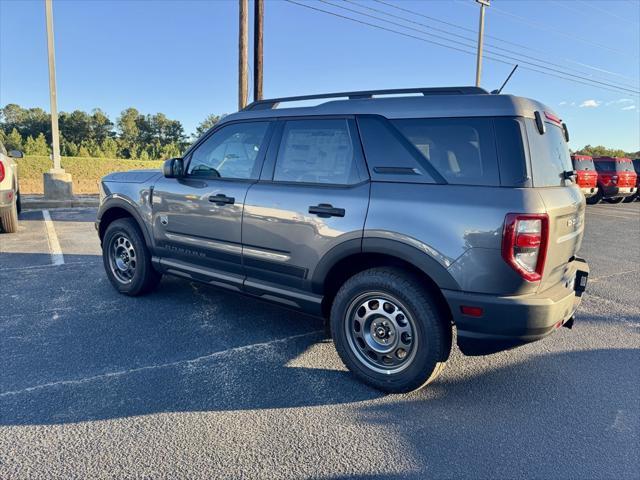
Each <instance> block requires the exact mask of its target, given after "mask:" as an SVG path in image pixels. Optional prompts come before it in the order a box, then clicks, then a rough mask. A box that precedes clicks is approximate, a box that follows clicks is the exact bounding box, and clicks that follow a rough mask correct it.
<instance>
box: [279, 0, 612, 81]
mask: <svg viewBox="0 0 640 480" xmlns="http://www.w3.org/2000/svg"><path fill="white" fill-rule="evenodd" d="M285 1H286V2H288V3H291V4H294V5H298V6H300V7H304V8H308V9H310V10H314V11H317V12H322V13H326V14H328V15H332V16H334V17H338V18H342V19H344V20H349V21H352V22H355V23H359V24H362V25H367V26H369V27H373V28H377V29H379V30H384V31H386V32H391V33H395V34H397V35H401V36H403V37H407V38H412V39H415V40H420V41H421V42H425V43H430V44H433V45H438V46H440V47H444V48H448V49H450V50H455V51H458V52H462V53H466V54H468V55H473V56H475V52H470V51H468V50H463V49H461V48H457V47H453V46H451V45H446V44H443V43H440V42H436V41H433V40H428V39H426V38H422V37H417V36H415V35H411V34H409V33H405V32H400V31H398V30H394V29H392V28H387V27H383V26H381V25H376V24H373V23H369V22H366V21H364V20H359V19H356V18H353V17H348V16H346V15H341V14H339V13H335V12H331V11H329V10H323V9H321V8H318V7H314V6H311V5H307V4H304V3H299V2H297V1H294V0H285ZM485 58H487V59H489V60H492V61H494V62H498V63H502V64H505V65H513V64H512V63H510V62H507V61H504V60H501V59H499V58H495V57H492V56H489V55H485ZM520 68H522V69H524V70H529V71H532V72H537V73H541V74H542V75H547V76H551V77H556V78H560V79H562V80H567V81H570V82H573V83H578V84H582V85H587V86H590V87H595V88H600V89H602V90H609V91H612V92H620V89H619V88H617V87H615V86H614V88H607V87H604V86H596V85H593V84H592V83H587V82H584V81H581V80H579V79H576V78H571V77H567V76H560V75H556V74H554V73H549V72H545V71H543V70H537V69H535V68H531V67H525V66H523V67H520ZM565 75H569V74H565Z"/></svg>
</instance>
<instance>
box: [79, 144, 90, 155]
mask: <svg viewBox="0 0 640 480" xmlns="http://www.w3.org/2000/svg"><path fill="white" fill-rule="evenodd" d="M78 156H79V157H90V156H91V154H90V153H89V150H87V147H85V146H84V145H80V148H79V149H78Z"/></svg>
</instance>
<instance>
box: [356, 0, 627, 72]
mask: <svg viewBox="0 0 640 480" xmlns="http://www.w3.org/2000/svg"><path fill="white" fill-rule="evenodd" d="M344 1H349V2H351V3H354V2H353V0H344ZM373 1H374V2H376V3H380V4H382V5H386V6H388V7H390V8H394V9H396V10H400V11H403V12H406V13H410V14H412V15H417V16H419V17H423V18H426V19H428V20H431V21H433V22H438V23H442V24H444V25H448V26H450V27H453V28H458V29H460V30H464V31H467V32H470V33H473V34H476V33H477V31H476V30H474V29H472V28H467V27H463V26H462V25H458V24H455V23H451V22H447V21H444V20H441V19H438V18H436V17H431V16H429V15H425V14H423V13H421V12H417V11H415V10H409V9H408V8H403V7H400V6H399V5H395V4H393V3H389V2H386V1H383V0H373ZM465 5H469V6H473V5H470V4H468V3H465ZM361 7H363V8H370V7H364V6H363V5H361ZM474 8H475V7H474ZM387 14H388V15H391V14H389V13H387ZM407 21H408V20H407ZM430 28H434V27H430ZM448 34H449V35H455V34H453V33H450V32H448ZM485 36H486V37H487V38H491V39H493V40H496V41H498V42H502V43H506V44H508V45H513V46H515V47H519V48H522V49H524V50H529V51H531V52H538V53H546V52H545V51H543V50H540V49H539V48H532V47H530V46H528V45H524V44H522V43H517V42H512V41H510V40H505V39H504V38H500V37H497V36H495V35H490V34H488V33H487V34H485ZM495 48H499V47H497V46H495ZM562 60H563V61H565V62H569V63H573V64H575V65H580V66H582V67H585V68H588V69H591V70H595V71H597V72H602V73H606V74H608V75H615V76H617V77H621V78H626V79H628V80H631V81H634V82H637V79H635V78H632V77H629V76H627V75H623V74H621V73H617V72H612V71H610V70H606V69H604V68H600V67H595V66H593V65H589V64H587V63H584V62H578V61H576V60H571V59H562ZM552 65H553V64H552ZM565 68H568V67H565ZM573 70H574V71H576V72H580V71H579V70H577V69H573ZM581 73H583V72H581ZM586 75H590V74H586Z"/></svg>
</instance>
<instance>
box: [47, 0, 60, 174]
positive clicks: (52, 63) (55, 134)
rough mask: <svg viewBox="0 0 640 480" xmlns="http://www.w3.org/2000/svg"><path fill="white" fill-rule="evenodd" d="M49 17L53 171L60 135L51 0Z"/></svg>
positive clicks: (48, 5) (57, 155)
mask: <svg viewBox="0 0 640 480" xmlns="http://www.w3.org/2000/svg"><path fill="white" fill-rule="evenodd" d="M44 9H45V14H46V17H47V52H48V54H49V99H50V101H51V140H52V143H53V169H54V170H61V167H60V133H59V131H58V101H57V98H56V57H55V47H54V44H53V11H52V5H51V0H45V1H44Z"/></svg>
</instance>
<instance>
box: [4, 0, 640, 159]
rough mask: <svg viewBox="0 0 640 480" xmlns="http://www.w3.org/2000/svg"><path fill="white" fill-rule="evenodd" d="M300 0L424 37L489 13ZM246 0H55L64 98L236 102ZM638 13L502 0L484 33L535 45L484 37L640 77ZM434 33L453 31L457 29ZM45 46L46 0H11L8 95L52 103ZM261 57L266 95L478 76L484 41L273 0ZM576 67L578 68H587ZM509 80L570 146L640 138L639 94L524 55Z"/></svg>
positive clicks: (186, 105) (499, 69) (62, 105)
mask: <svg viewBox="0 0 640 480" xmlns="http://www.w3.org/2000/svg"><path fill="white" fill-rule="evenodd" d="M296 1H299V2H301V3H306V4H308V5H312V6H314V7H316V8H320V9H323V10H331V11H333V12H336V13H339V14H342V15H348V16H351V17H357V18H359V19H360V20H362V21H366V22H369V23H374V24H377V25H380V26H384V27H385V28H390V29H394V30H399V31H402V32H404V33H406V34H408V35H414V36H418V37H423V38H429V37H426V36H425V35H424V34H422V33H420V32H418V31H416V30H411V28H413V29H418V30H427V29H428V30H427V31H429V32H431V33H433V34H438V35H444V34H442V33H439V32H438V31H437V30H434V29H435V28H439V29H444V30H445V31H449V32H452V33H456V34H457V35H461V36H463V37H470V38H474V37H475V33H473V32H475V30H476V29H477V24H478V8H477V5H476V4H475V3H474V2H473V1H472V0H457V1H437V0H435V1H433V0H429V1H426V0H423V1H412V0H386V1H388V2H391V3H393V4H395V5H397V6H400V7H402V8H406V9H409V10H412V11H415V12H418V13H422V14H423V15H427V16H431V17H434V18H437V19H440V20H442V21H446V22H450V23H454V24H456V25H460V26H462V27H464V28H467V29H470V30H471V31H466V30H462V29H454V28H453V27H449V26H447V25H444V24H442V23H434V22H433V21H431V20H429V19H426V18H424V17H418V16H416V15H414V14H409V13H406V12H402V11H399V10H395V9H393V8H391V7H388V6H386V5H383V4H380V3H376V2H372V1H369V0H354V1H353V2H348V3H345V2H342V0H327V1H329V2H331V3H335V4H339V5H342V6H343V7H346V8H351V9H356V10H359V11H361V12H363V13H368V14H370V15H377V16H381V15H380V14H379V13H376V12H373V11H371V10H366V9H365V8H363V7H370V8H376V9H378V10H384V11H386V12H388V13H391V14H393V15H397V16H403V17H406V18H410V19H411V20H412V21H413V22H415V23H405V22H402V20H400V19H397V18H395V19H394V18H391V17H386V18H387V19H388V20H390V21H394V22H396V23H403V24H404V25H406V26H408V27H410V28H408V29H407V28H402V27H399V26H397V25H392V24H389V23H385V22H382V21H379V20H374V19H372V18H370V17H365V16H359V15H356V14H354V13H353V12H349V11H345V10H340V9H339V8H337V7H334V6H331V5H329V4H327V3H322V2H318V1H314V2H311V1H310V0H296ZM250 3H251V2H250ZM237 8H238V2H237V1H236V0H212V1H208V0H197V1H193V0H191V1H189V0H185V1H176V0H167V1H153V0H148V1H126V0H116V1H113V0H85V1H72V0H54V21H55V35H56V57H57V58H56V61H57V74H58V102H59V109H60V110H64V111H70V110H74V109H81V110H90V109H92V108H94V107H100V108H102V109H104V110H105V111H106V112H107V113H108V114H109V115H110V116H111V117H112V119H115V117H116V116H117V115H118V114H119V112H120V111H121V110H123V109H124V108H126V107H128V106H135V107H136V108H138V109H139V110H140V111H141V112H143V113H155V112H163V113H165V114H167V115H168V116H169V117H170V118H176V119H179V120H180V121H182V122H183V125H184V126H185V130H186V131H187V133H191V132H193V131H194V129H195V126H196V125H197V124H198V122H199V121H200V120H202V119H203V118H204V117H205V116H206V115H207V114H209V113H228V112H233V111H234V110H236V108H237V30H238V21H237ZM251 9H252V8H251ZM420 23H422V24H423V25H426V27H425V26H423V25H419V24H420ZM639 24H640V1H638V0H629V1H627V0H620V1H615V0H610V1H596V0H592V1H591V0H584V1H582V0H572V1H563V0H558V1H554V0H537V1H513V0H493V1H492V5H491V7H489V8H488V10H487V16H486V33H487V35H491V36H493V37H498V38H499V39H502V40H507V41H510V42H514V43H517V44H519V45H525V46H526V47H527V48H528V49H523V48H522V47H521V46H519V45H512V44H507V43H502V42H500V41H498V40H496V39H494V38H487V39H486V41H487V42H488V43H491V44H494V45H497V46H500V47H502V48H506V49H509V50H513V51H515V52H517V53H518V55H521V54H526V55H529V56H531V57H536V58H540V59H544V60H546V61H548V62H552V63H554V64H556V65H557V66H550V68H560V69H563V70H564V69H568V68H572V69H577V70H580V71H582V72H585V73H587V74H589V73H591V74H593V75H595V76H594V77H593V78H597V79H598V81H602V82H605V83H611V84H617V85H622V84H625V85H627V87H625V88H630V89H631V90H636V91H638V90H640V83H639V82H640V81H639V80H638V79H639V77H640V38H639V29H638V25H639ZM448 38H451V40H456V41H461V42H465V40H464V39H461V38H459V37H456V38H453V37H448ZM431 39H432V40H433V41H438V42H441V43H446V44H448V45H451V43H450V41H449V40H441V39H437V38H433V37H431ZM454 46H456V47H460V48H463V49H465V48H466V47H461V46H459V45H454ZM487 48H490V47H487ZM467 49H468V48H467ZM471 50H472V49H471ZM503 53H504V54H505V55H511V54H510V53H508V52H504V51H503ZM46 59H47V57H46V34H45V20H44V1H43V0H37V1H30V0H0V105H5V104H7V103H18V104H20V105H22V106H25V107H33V106H39V107H43V108H45V109H46V110H48V105H49V103H48V102H49V100H48V83H47V82H48V78H47V61H46ZM250 59H251V55H250ZM264 62H265V70H264V92H265V96H267V97H268V96H283V95H296V94H308V93H315V92H327V91H337V90H359V89H367V88H396V87H413V86H447V85H471V84H473V82H474V81H475V57H474V56H473V55H468V54H465V53H462V52H458V51H455V50H451V49H446V48H442V47H440V46H436V45H433V44H430V43H426V42H424V41H420V40H416V39H414V38H408V37H405V36H401V35H398V34H394V33H391V32H388V31H383V30H380V29H375V28H372V27H370V26H367V25H362V24H358V23H354V22H351V21H348V20H345V19H342V18H337V17H335V16H331V15H327V14H325V13H322V12H318V11H313V10H310V9H307V8H304V7H301V6H298V5H294V4H291V3H287V2H285V1H281V0H267V1H266V5H265V42H264ZM508 62H509V63H516V62H515V61H508ZM521 66H522V67H524V66H526V65H524V64H521ZM596 69H598V70H596ZM483 70H484V71H483V78H482V84H483V86H484V87H485V88H487V89H494V88H497V87H498V86H499V85H500V84H501V83H502V81H503V80H504V78H505V77H506V76H507V74H508V73H509V71H510V70H511V66H510V65H507V64H504V63H497V62H493V61H490V60H485V63H484V69H483ZM573 73H575V75H576V76H575V77H574V78H575V79H578V80H579V79H581V78H585V77H586V75H585V74H584V73H577V72H573ZM505 91H506V92H507V93H513V94H516V95H522V96H527V97H532V98H535V99H538V100H541V101H543V102H545V103H547V104H548V105H550V106H552V107H553V108H554V109H555V110H556V111H557V112H558V113H559V114H560V115H561V116H562V118H563V119H564V120H565V121H566V122H567V123H568V125H569V129H570V131H571V134H572V141H571V146H572V147H573V148H578V147H581V146H582V145H584V144H587V143H591V144H593V145H596V144H604V145H606V146H610V147H618V148H623V149H625V150H639V149H640V113H639V108H640V102H639V98H638V95H637V94H634V93H631V92H614V91H609V90H605V89H603V88H598V87H595V86H587V85H582V84H578V83H572V82H569V81H566V80H561V79H558V78H554V77H551V76H547V75H542V74H539V73H534V72H531V71H527V70H524V69H521V70H519V71H518V72H516V74H515V76H514V77H513V78H512V79H511V81H510V83H509V85H508V86H507V88H506V90H505Z"/></svg>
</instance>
